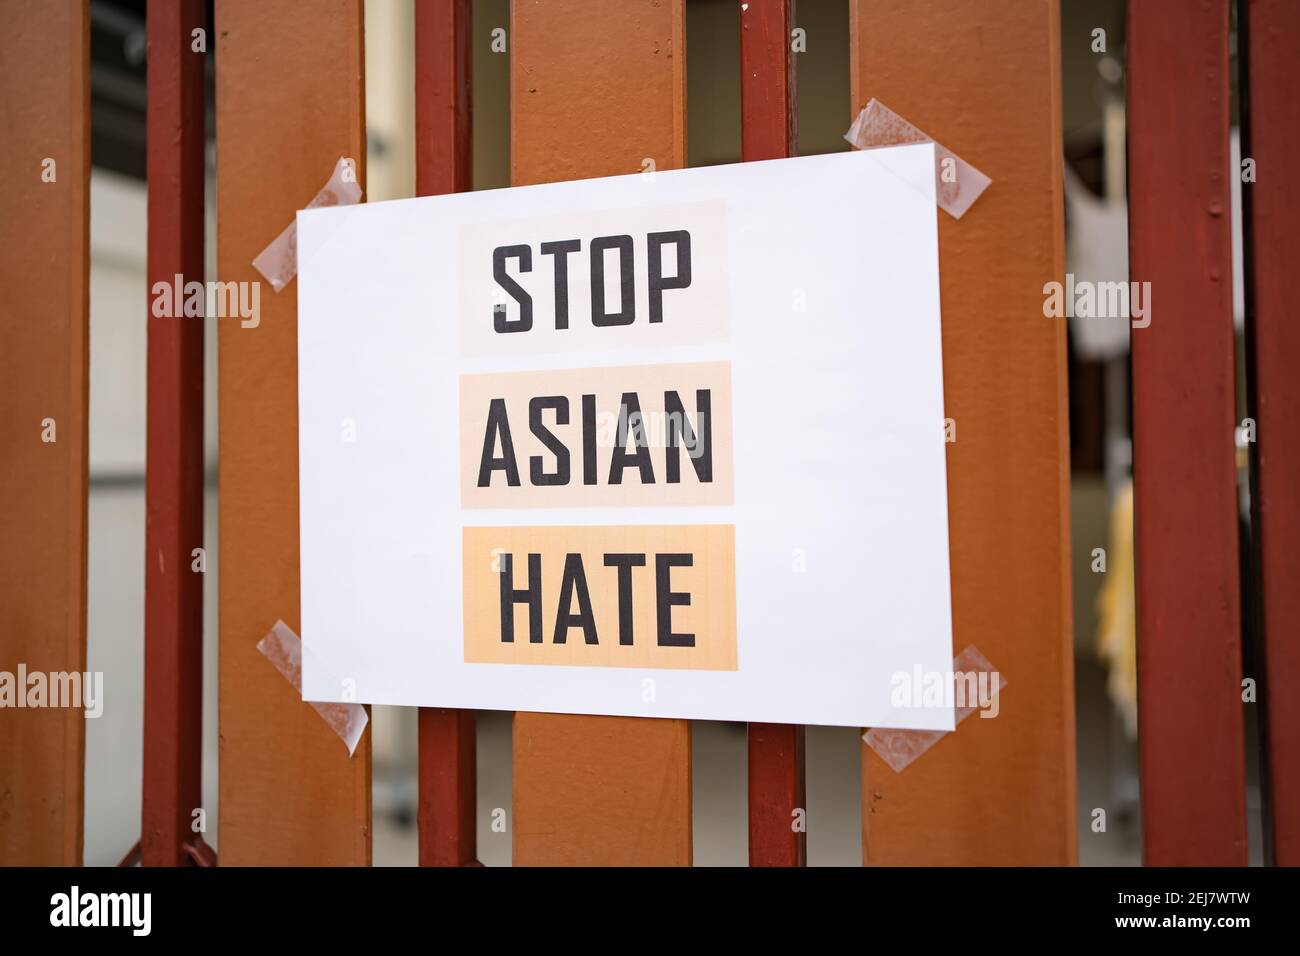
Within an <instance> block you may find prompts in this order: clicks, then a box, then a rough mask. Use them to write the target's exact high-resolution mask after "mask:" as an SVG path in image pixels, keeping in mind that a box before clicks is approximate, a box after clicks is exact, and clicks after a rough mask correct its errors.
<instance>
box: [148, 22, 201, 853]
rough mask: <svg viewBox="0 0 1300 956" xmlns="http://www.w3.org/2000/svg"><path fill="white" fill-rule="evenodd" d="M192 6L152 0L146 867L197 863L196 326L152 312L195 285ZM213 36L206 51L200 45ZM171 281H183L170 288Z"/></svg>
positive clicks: (176, 315)
mask: <svg viewBox="0 0 1300 956" xmlns="http://www.w3.org/2000/svg"><path fill="white" fill-rule="evenodd" d="M197 29H204V30H206V29H207V24H206V23H205V21H204V5H203V2H202V0H149V6H148V12H147V24H146V30H147V37H148V56H149V65H148V107H147V110H148V113H147V116H148V151H147V162H148V188H149V264H148V276H149V296H148V305H147V306H146V307H147V308H148V309H149V313H148V314H149V318H148V329H149V371H148V425H147V429H148V439H147V452H146V458H147V463H146V469H145V511H146V519H145V520H146V529H145V620H144V637H145V655H144V791H143V801H142V802H143V813H142V823H141V835H140V854H141V862H142V864H143V865H145V866H181V865H184V864H186V863H188V862H193V859H194V858H193V855H192V853H191V852H190V849H191V847H192V846H202V845H203V844H202V837H201V836H200V835H199V834H198V833H196V832H195V830H194V829H193V824H194V822H195V817H194V811H195V810H197V809H199V808H200V807H201V804H202V793H201V789H200V770H201V761H202V747H203V575H202V574H201V573H199V572H197V571H195V570H193V564H194V561H195V555H194V554H193V552H194V549H195V548H201V547H202V546H203V321H204V320H203V319H201V318H186V317H185V316H184V311H183V309H182V308H181V307H180V306H181V303H179V302H176V301H174V296H173V295H168V296H167V301H168V302H170V303H171V306H172V308H171V309H170V310H169V312H168V314H163V315H156V314H155V310H154V303H155V302H156V301H157V299H156V297H155V295H154V293H153V289H154V284H155V283H163V284H165V285H166V286H167V288H169V289H172V290H174V288H175V283H176V282H177V281H179V282H180V283H181V284H182V289H183V288H184V283H186V282H191V281H193V282H202V281H203V278H204V276H203V176H204V135H205V129H204V67H205V61H206V59H207V53H206V52H199V51H195V50H194V46H195V45H196V43H195V38H194V35H193V32H192V31H194V30H197ZM208 42H209V38H207V37H204V43H203V44H202V47H203V49H204V50H206V49H207V43H208ZM177 276H180V277H181V278H180V279H177Z"/></svg>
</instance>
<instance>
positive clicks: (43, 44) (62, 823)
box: [0, 0, 126, 866]
mask: <svg viewBox="0 0 1300 956" xmlns="http://www.w3.org/2000/svg"><path fill="white" fill-rule="evenodd" d="M0 23H3V24H4V32H3V35H0V117H4V119H3V124H2V126H3V132H0V140H2V141H3V145H0V181H3V182H4V188H3V189H0V245H2V246H3V248H4V254H3V255H0V289H3V290H4V292H3V295H4V308H3V309H0V336H2V337H3V341H4V347H3V348H0V407H3V409H4V414H3V415H0V671H6V672H8V673H9V674H11V675H15V677H16V675H17V674H18V673H19V668H20V667H25V668H26V670H27V672H28V673H29V674H31V673H34V672H42V673H46V674H49V673H60V672H63V673H71V672H78V673H81V672H84V671H85V669H86V490H87V484H86V482H87V461H88V459H87V406H86V402H87V390H88V384H89V382H88V364H87V360H88V356H89V321H88V316H89V284H90V276H89V271H90V30H89V11H88V5H87V4H85V3H56V4H50V3H43V2H40V0H0ZM25 690H26V688H23V687H19V688H18V692H19V693H22V692H24V691H25ZM112 692H113V691H112V688H111V687H109V688H107V690H106V694H107V695H111V694H112ZM85 726H86V720H85V716H84V714H83V712H82V711H81V710H80V709H78V708H76V707H48V706H47V707H41V708H37V709H32V708H26V707H24V708H14V709H10V708H8V707H6V709H5V710H4V711H3V712H0V865H4V866H15V865H20V864H25V865H37V864H40V865H53V864H59V865H63V866H72V865H80V864H81V861H82V858H81V854H82V832H83V827H82V813H83V780H82V778H83V770H84V756H85V735H86V731H85ZM123 849H124V850H125V849H126V848H125V847H123Z"/></svg>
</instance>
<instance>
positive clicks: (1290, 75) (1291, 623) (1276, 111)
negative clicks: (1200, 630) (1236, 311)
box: [1238, 0, 1300, 866]
mask: <svg viewBox="0 0 1300 956" xmlns="http://www.w3.org/2000/svg"><path fill="white" fill-rule="evenodd" d="M1238 9H1239V10H1244V12H1245V17H1244V18H1243V19H1244V21H1245V29H1244V32H1245V35H1246V42H1245V44H1244V45H1243V48H1244V50H1245V65H1244V70H1243V74H1244V77H1245V80H1246V82H1245V84H1244V90H1245V92H1246V95H1245V96H1244V97H1243V99H1244V100H1246V102H1245V103H1244V104H1243V106H1244V109H1243V110H1242V113H1243V116H1244V117H1245V123H1246V136H1245V139H1244V142H1243V145H1242V151H1241V152H1242V156H1243V158H1244V159H1245V160H1248V161H1249V166H1250V174H1251V175H1250V177H1249V178H1248V180H1247V181H1246V182H1243V184H1242V187H1241V188H1242V196H1243V199H1244V206H1245V212H1246V243H1247V249H1248V251H1249V253H1250V254H1249V257H1248V260H1247V261H1248V263H1249V267H1250V272H1249V274H1248V278H1247V283H1248V288H1249V289H1250V293H1251V294H1250V295H1249V296H1248V297H1247V301H1248V302H1249V303H1250V308H1249V309H1248V312H1247V319H1246V321H1247V327H1246V336H1247V341H1248V343H1249V345H1250V351H1249V358H1248V362H1249V363H1250V375H1249V378H1250V385H1251V389H1250V408H1251V412H1250V414H1251V417H1252V418H1254V419H1255V425H1256V429H1257V437H1256V440H1255V445H1254V446H1253V448H1254V452H1255V455H1254V459H1253V462H1252V466H1253V467H1252V475H1253V478H1254V487H1253V489H1252V491H1253V494H1252V496H1251V498H1252V505H1253V510H1254V517H1255V529H1256V532H1255V540H1256V542H1257V546H1258V549H1259V550H1258V558H1259V565H1258V566H1259V570H1260V585H1261V598H1262V602H1261V603H1262V608H1261V609H1262V612H1263V630H1264V659H1265V673H1264V675H1263V676H1264V679H1263V680H1262V681H1260V684H1261V690H1262V693H1261V696H1260V698H1259V700H1260V703H1261V704H1262V706H1263V707H1264V710H1265V719H1266V723H1265V733H1264V737H1265V744H1266V768H1267V771H1266V778H1267V785H1268V786H1267V795H1266V798H1265V809H1266V812H1267V814H1268V816H1269V819H1270V822H1271V831H1272V832H1271V836H1272V840H1271V842H1272V847H1273V860H1274V862H1275V863H1277V864H1278V865H1279V866H1300V695H1297V694H1296V693H1295V687H1296V686H1297V684H1300V640H1297V639H1296V633H1297V628H1298V627H1300V587H1298V586H1297V583H1296V582H1297V581H1298V580H1300V548H1297V546H1296V541H1297V540H1300V430H1298V429H1297V425H1296V423H1297V422H1300V379H1297V376H1296V364H1297V363H1298V362H1300V324H1297V323H1296V320H1295V314H1294V305H1293V303H1292V302H1291V293H1290V288H1289V285H1290V282H1291V281H1292V278H1293V277H1294V276H1295V274H1296V270H1297V268H1300V197H1298V196H1297V194H1296V191H1295V189H1294V187H1293V186H1291V185H1289V180H1290V176H1289V175H1288V173H1287V169H1288V168H1289V164H1290V160H1291V159H1292V157H1294V156H1295V155H1296V154H1297V152H1300V99H1297V98H1296V95H1295V90H1296V87H1297V86H1298V85H1300V4H1296V3H1295V2H1294V0H1250V3H1249V5H1248V6H1246V7H1239V8H1238ZM1252 179H1253V181H1251V180H1252Z"/></svg>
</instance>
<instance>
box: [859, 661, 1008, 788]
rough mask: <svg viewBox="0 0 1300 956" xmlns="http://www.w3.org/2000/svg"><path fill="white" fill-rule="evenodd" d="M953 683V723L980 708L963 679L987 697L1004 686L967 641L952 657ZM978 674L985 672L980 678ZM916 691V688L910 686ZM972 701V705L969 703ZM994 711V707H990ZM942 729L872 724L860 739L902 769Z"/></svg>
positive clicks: (937, 737) (933, 741)
mask: <svg viewBox="0 0 1300 956" xmlns="http://www.w3.org/2000/svg"><path fill="white" fill-rule="evenodd" d="M952 671H953V672H952V683H953V726H954V728H955V727H956V725H958V724H960V723H961V722H962V721H963V720H965V719H966V718H967V717H969V716H970V715H971V714H973V713H975V711H976V710H979V709H981V707H980V704H981V701H979V700H976V701H974V702H972V701H971V700H970V699H969V692H970V690H971V689H972V687H971V684H970V683H968V682H967V680H968V679H969V678H971V677H973V683H974V685H975V688H974V689H975V691H976V694H977V696H979V695H984V696H985V697H986V698H987V699H988V700H995V699H996V698H997V696H998V695H999V694H1000V693H1001V691H1002V688H1003V687H1006V686H1007V680H1006V678H1005V677H1003V676H1002V675H1001V674H1000V673H999V672H998V670H997V668H995V667H994V666H993V665H992V664H990V663H989V662H988V659H987V658H986V657H985V656H984V655H983V654H981V653H980V652H979V651H978V650H976V648H975V645H973V644H972V645H971V646H970V647H968V648H966V650H964V651H962V652H961V653H960V654H958V655H957V656H956V657H954V658H953V660H952ZM980 675H987V676H986V677H985V678H984V680H983V682H981V681H980V679H979V678H980ZM913 690H914V691H915V692H916V693H920V692H921V690H920V689H919V688H913ZM972 703H973V704H974V706H972ZM993 713H994V714H996V713H997V711H996V710H995V711H993ZM948 733H949V731H946V730H881V729H877V728H874V727H873V728H872V729H871V730H868V731H867V732H866V733H865V734H863V735H862V739H863V741H864V742H865V743H866V744H867V746H868V747H870V748H871V749H872V750H874V751H875V752H876V753H878V754H879V755H880V759H881V760H883V761H884V762H885V763H887V764H889V766H890V767H892V768H893V770H894V772H895V773H902V772H903V769H904V768H905V767H907V766H908V765H909V764H911V763H912V761H914V760H916V758H918V757H919V756H921V754H923V753H925V752H926V751H927V750H929V749H930V748H931V747H933V746H934V745H935V744H937V743H938V742H939V741H940V740H941V739H942V738H943V737H945V736H947V734H948Z"/></svg>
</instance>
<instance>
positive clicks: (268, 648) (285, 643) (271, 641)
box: [257, 621, 370, 757]
mask: <svg viewBox="0 0 1300 956" xmlns="http://www.w3.org/2000/svg"><path fill="white" fill-rule="evenodd" d="M257 649H258V650H259V651H261V652H262V656H263V657H265V658H266V659H267V660H268V661H270V662H271V663H272V664H273V665H274V666H275V669H276V670H278V671H279V672H280V673H281V674H282V675H283V676H284V679H285V680H287V681H288V682H289V683H290V684H292V685H293V687H294V690H296V691H297V692H298V696H299V697H301V696H302V658H303V654H304V652H305V653H307V654H310V653H311V650H310V648H305V647H304V646H303V643H302V639H301V638H300V637H299V636H298V635H297V634H295V633H294V632H293V628H291V627H289V625H288V624H285V623H284V621H276V622H275V626H274V627H273V628H271V630H270V631H268V632H267V635H266V636H265V637H264V638H262V639H261V640H260V641H259V642H258V644H257ZM304 703H308V704H311V706H312V707H313V708H314V709H315V710H316V713H318V714H320V715H321V716H322V717H324V718H325V723H327V724H329V725H330V729H331V730H333V731H334V733H336V734H338V735H339V739H340V740H342V741H343V743H344V745H345V746H346V747H347V748H348V756H349V757H350V756H352V755H353V754H354V753H356V749H357V744H358V743H359V742H360V740H361V734H362V732H363V731H364V730H365V729H366V724H368V723H369V722H370V715H369V714H367V713H366V709H365V708H364V707H362V706H361V705H360V704H345V703H317V702H315V701H310V700H309V701H304Z"/></svg>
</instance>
